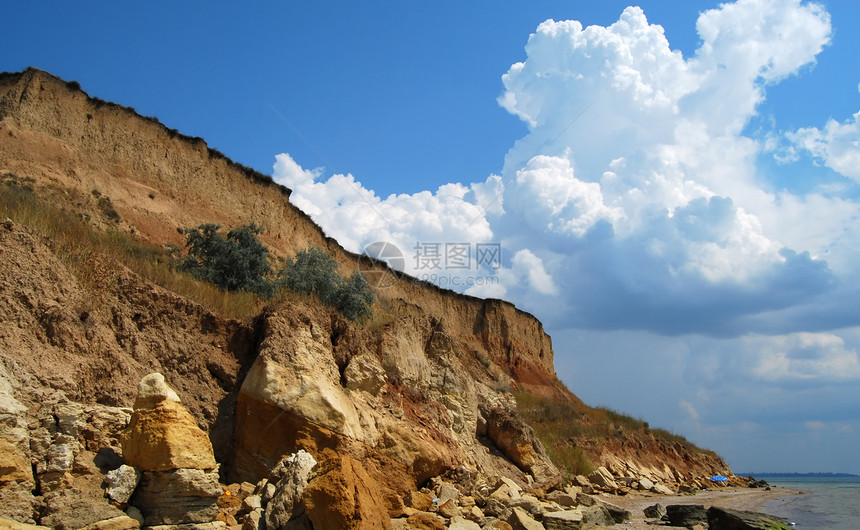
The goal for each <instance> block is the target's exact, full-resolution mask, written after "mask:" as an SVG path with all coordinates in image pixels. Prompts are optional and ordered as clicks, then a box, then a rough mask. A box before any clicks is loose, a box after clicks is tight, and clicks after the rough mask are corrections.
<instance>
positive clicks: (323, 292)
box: [278, 247, 374, 321]
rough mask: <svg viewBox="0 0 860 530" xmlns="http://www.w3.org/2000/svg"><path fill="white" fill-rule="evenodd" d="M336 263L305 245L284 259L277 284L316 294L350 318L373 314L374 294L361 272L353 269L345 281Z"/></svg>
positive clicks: (319, 250) (318, 249) (363, 318)
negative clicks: (292, 256)
mask: <svg viewBox="0 0 860 530" xmlns="http://www.w3.org/2000/svg"><path fill="white" fill-rule="evenodd" d="M338 266H339V264H338V262H336V261H335V260H334V258H332V257H331V255H330V254H328V253H327V252H326V251H324V250H322V249H321V248H315V247H314V248H308V249H307V250H301V251H299V252H298V253H296V257H295V259H292V258H289V259H287V263H286V265H285V266H284V268H283V269H282V270H281V272H280V273H278V277H279V279H278V283H279V284H280V285H283V286H284V287H286V288H287V289H289V290H291V291H294V292H297V293H301V294H312V295H316V296H318V297H319V299H320V301H321V302H323V303H324V304H328V305H330V306H332V307H334V308H335V309H337V310H338V311H340V312H341V314H343V316H345V317H346V318H348V319H350V320H353V321H361V320H365V319H368V318H370V317H372V316H373V310H372V306H373V301H374V296H373V292H371V290H370V287H369V286H368V284H367V280H366V279H365V278H364V275H363V274H361V273H360V272H358V271H356V272H354V273H353V274H352V275H351V276H350V277H349V278H347V279H346V280H344V279H343V278H341V277H340V275H339V274H338V273H337V271H336V269H337V268H338Z"/></svg>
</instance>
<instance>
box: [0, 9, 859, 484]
mask: <svg viewBox="0 0 860 530" xmlns="http://www.w3.org/2000/svg"><path fill="white" fill-rule="evenodd" d="M463 4H466V5H463ZM634 5H637V6H639V8H631V9H625V8H626V7H627V6H628V3H627V2H615V1H606V2H581V1H567V2H561V1H559V2H531V3H528V5H522V6H509V5H504V6H502V5H499V4H498V3H497V2H489V1H481V2H468V3H462V2H441V3H439V2H437V3H432V4H419V3H414V2H410V3H406V2H397V3H395V2H390V3H381V4H376V5H368V4H357V3H352V2H316V3H301V4H299V3H294V2H284V3H280V4H278V5H277V6H276V7H274V6H272V7H270V6H265V7H259V6H256V7H236V6H233V5H231V4H228V3H223V2H211V3H206V4H203V3H181V4H179V5H174V4H172V3H166V2H155V3H146V4H139V5H130V6H126V5H122V6H119V5H116V6H115V5H110V6H106V5H104V4H86V3H77V4H73V5H67V4H60V3H57V4H55V5H53V6H52V8H45V7H44V6H36V5H29V4H28V5H25V3H23V2H22V3H16V4H14V5H10V6H6V7H4V20H5V21H6V22H7V24H5V26H6V27H5V28H4V32H3V33H2V34H0V46H2V48H0V49H2V50H3V52H2V53H0V69H2V70H5V71H18V70H22V69H24V68H26V67H27V66H36V67H38V68H42V69H45V70H48V71H50V72H52V73H54V74H56V75H58V76H60V77H62V78H64V79H67V80H76V81H79V82H80V83H81V85H82V86H83V88H84V89H85V90H86V91H87V92H88V93H90V94H91V95H93V96H97V97H100V98H102V99H107V100H111V101H116V102H118V103H121V104H124V105H129V106H133V107H135V108H136V109H137V110H138V111H139V112H140V113H141V114H144V115H149V116H155V117H157V118H159V119H160V120H161V121H162V122H164V123H165V124H166V125H167V126H168V127H171V128H177V129H179V130H180V131H182V132H183V133H185V134H188V135H193V136H202V137H204V138H205V139H206V140H207V141H208V142H209V144H210V145H211V146H213V147H215V148H217V149H219V150H221V151H222V152H224V153H225V154H226V155H227V156H229V157H231V158H233V159H234V160H236V161H238V162H241V163H243V164H246V165H249V166H252V167H254V168H256V169H258V170H260V171H262V172H264V173H268V174H272V175H273V176H274V177H275V178H276V179H277V180H278V181H280V182H282V183H285V184H286V185H288V186H290V187H291V188H292V189H293V190H294V193H293V200H294V202H295V203H296V204H297V205H298V206H300V207H302V208H303V209H305V210H306V211H308V213H309V214H310V215H311V216H312V217H313V218H314V219H315V220H316V221H317V222H318V223H320V224H321V225H322V226H323V227H324V228H325V230H326V231H327V232H328V233H329V234H331V235H333V236H335V237H337V238H338V240H339V241H340V242H341V243H342V244H343V245H344V246H346V247H347V248H349V249H350V250H355V251H360V250H362V248H364V247H365V246H366V245H368V244H370V243H373V242H376V241H388V242H392V243H394V244H396V245H397V246H398V247H400V248H401V249H403V251H404V254H405V255H406V256H407V258H409V259H407V270H408V271H409V272H411V273H413V274H416V275H419V276H421V275H425V276H426V275H428V274H430V273H432V275H433V279H435V280H436V281H437V282H438V283H444V284H445V285H446V286H451V287H454V288H456V289H457V290H460V291H466V292H468V293H470V294H474V295H478V296H494V297H502V298H506V299H509V300H511V301H514V302H515V303H517V304H518V305H519V306H520V307H522V308H524V309H526V310H528V311H531V312H532V313H534V314H535V315H536V316H538V317H539V318H540V319H541V320H543V321H544V323H545V325H546V327H547V329H548V331H549V332H550V333H551V335H552V336H553V341H554V346H555V351H556V367H557V370H558V373H559V376H560V377H561V378H562V380H564V381H565V382H566V383H567V384H568V386H569V387H570V388H571V389H572V390H573V391H574V392H576V393H577V394H578V395H580V397H582V398H583V399H584V400H586V401H587V402H589V403H592V404H595V405H608V406H611V407H613V408H617V409H620V410H623V411H626V412H630V413H633V414H635V415H638V416H642V417H643V418H645V419H647V420H648V421H649V422H650V423H651V424H652V425H660V426H663V427H666V428H669V429H672V430H675V431H677V432H679V433H681V434H684V435H686V436H688V437H689V438H691V439H692V440H693V441H695V442H697V443H699V444H702V445H705V446H707V447H710V448H712V449H714V450H716V451H718V452H719V453H721V454H722V455H724V456H725V457H726V459H727V460H728V462H729V463H730V465H732V467H733V468H734V469H735V470H736V471H765V470H768V471H800V472H802V471H848V472H855V473H860V456H858V454H857V453H856V450H855V448H856V446H857V445H858V442H860V386H858V383H860V358H858V353H857V348H858V346H860V311H859V310H860V307H858V305H860V304H858V302H857V300H860V297H858V294H860V293H858V292H856V291H857V290H858V288H857V286H858V285H860V282H858V280H860V278H858V273H857V271H858V270H860V267H858V265H860V232H858V228H860V226H858V224H860V195H858V191H860V187H858V182H860V132H858V131H860V125H858V117H857V116H855V114H857V113H858V111H860V92H858V89H860V85H858V84H860V58H858V54H857V53H856V52H857V50H860V37H858V32H857V31H856V30H855V28H856V26H857V23H858V22H860V7H858V6H857V4H856V3H855V2H851V1H848V0H838V1H835V0H834V1H823V2H819V3H817V4H812V3H809V2H800V1H799V0H738V1H737V2H733V3H728V4H725V5H722V6H721V5H720V4H718V3H717V2H715V1H699V0H696V1H688V2H656V1H643V2H639V3H638V4H634ZM549 19H552V20H549ZM574 21H579V23H576V22H574ZM446 243H451V244H453V243H465V244H468V245H469V248H470V249H471V250H474V249H475V248H476V246H477V245H478V244H483V245H495V244H497V245H499V246H500V248H501V249H502V256H503V257H502V263H501V265H500V267H492V266H486V265H485V266H479V264H477V263H476V264H475V265H476V266H475V268H474V269H469V270H465V271H464V270H453V269H439V270H432V271H430V270H427V269H426V268H424V269H422V268H421V267H419V265H420V261H419V260H417V259H412V258H417V256H414V253H416V252H424V251H427V250H429V249H431V248H432V247H433V246H434V245H437V246H439V248H445V247H444V245H445V244H446ZM798 447H802V448H803V451H800V452H798V450H797V448H798Z"/></svg>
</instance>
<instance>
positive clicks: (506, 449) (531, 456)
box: [484, 407, 561, 489]
mask: <svg viewBox="0 0 860 530" xmlns="http://www.w3.org/2000/svg"><path fill="white" fill-rule="evenodd" d="M484 417H485V418H486V420H487V434H488V435H489V437H490V439H491V440H492V441H493V443H495V444H496V447H498V448H499V449H500V450H501V451H502V453H504V454H505V456H507V457H508V458H510V459H511V461H512V462H513V463H514V464H516V465H517V467H519V468H520V469H522V470H524V471H526V472H528V473H531V475H532V476H533V477H534V479H535V482H536V483H537V484H536V485H537V486H538V487H540V488H544V489H550V488H552V487H554V486H557V485H558V484H560V483H561V473H559V471H558V469H557V468H556V467H555V465H553V463H552V461H550V459H549V455H547V452H546V449H545V448H544V446H543V444H542V443H541V442H540V440H538V438H537V436H536V435H535V432H534V429H532V428H531V427H530V426H529V425H527V424H526V423H525V422H523V421H522V420H520V419H519V418H516V417H515V416H513V415H512V414H510V413H509V412H507V411H505V410H504V409H502V408H500V407H495V408H492V409H490V410H488V411H486V412H485V414H484Z"/></svg>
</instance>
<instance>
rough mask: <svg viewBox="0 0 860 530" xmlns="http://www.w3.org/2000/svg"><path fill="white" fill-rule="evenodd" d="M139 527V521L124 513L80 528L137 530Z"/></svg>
mask: <svg viewBox="0 0 860 530" xmlns="http://www.w3.org/2000/svg"><path fill="white" fill-rule="evenodd" d="M138 528H140V522H139V521H137V520H135V519H133V518H131V517H129V516H128V515H126V514H122V515H118V516H117V517H113V518H111V519H105V520H103V521H99V522H97V523H92V524H88V525H87V526H84V527H82V528H80V529H79V530H137V529H138Z"/></svg>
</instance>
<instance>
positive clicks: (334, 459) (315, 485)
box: [303, 455, 391, 530]
mask: <svg viewBox="0 0 860 530" xmlns="http://www.w3.org/2000/svg"><path fill="white" fill-rule="evenodd" d="M303 498H304V502H305V510H306V513H307V516H308V518H309V519H310V520H311V522H312V523H313V527H314V528H339V529H343V530H347V529H362V530H364V529H367V530H370V529H387V528H391V519H390V518H389V515H388V510H387V509H386V505H385V501H384V499H383V498H382V495H381V493H380V489H379V485H378V484H377V483H376V481H375V480H373V479H372V478H371V477H370V475H368V474H367V471H366V470H365V469H364V467H363V466H362V465H361V464H360V463H359V462H358V461H357V460H354V459H352V458H350V457H349V456H346V455H332V456H330V457H329V458H327V459H325V460H323V461H322V462H321V463H320V469H319V470H318V471H317V474H316V476H315V477H314V478H312V479H311V481H310V482H309V483H308V487H307V488H306V489H305V492H304V495H303Z"/></svg>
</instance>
